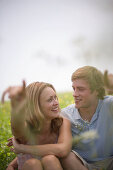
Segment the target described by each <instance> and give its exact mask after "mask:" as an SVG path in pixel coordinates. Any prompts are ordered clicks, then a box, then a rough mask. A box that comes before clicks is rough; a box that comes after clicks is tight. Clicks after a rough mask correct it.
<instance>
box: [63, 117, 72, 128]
mask: <svg viewBox="0 0 113 170" xmlns="http://www.w3.org/2000/svg"><path fill="white" fill-rule="evenodd" d="M62 119H63V123H62V126H64V127H70V126H71V123H70V121H69V119H67V118H65V117H62Z"/></svg>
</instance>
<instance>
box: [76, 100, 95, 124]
mask: <svg viewBox="0 0 113 170" xmlns="http://www.w3.org/2000/svg"><path fill="white" fill-rule="evenodd" d="M97 105H98V100H97V101H96V102H95V103H94V104H93V105H92V106H90V107H87V108H80V109H78V111H79V114H80V116H81V118H82V119H83V120H85V121H88V122H90V121H91V119H92V117H93V115H94V113H95V112H96V108H97Z"/></svg>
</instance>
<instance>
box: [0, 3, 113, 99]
mask: <svg viewBox="0 0 113 170" xmlns="http://www.w3.org/2000/svg"><path fill="white" fill-rule="evenodd" d="M84 65H92V66H96V67H97V68H98V69H100V70H101V71H102V72H103V71H104V70H105V69H108V71H109V72H110V73H113V0H79V1H78V0H0V97H1V94H2V92H3V90H4V89H5V88H6V87H8V86H9V85H20V84H22V80H23V79H25V80H26V82H27V84H29V83H31V82H33V81H45V82H49V83H52V84H53V85H54V86H55V88H56V90H57V92H64V91H71V74H72V73H73V72H74V71H75V70H76V69H77V68H78V67H81V66H84Z"/></svg>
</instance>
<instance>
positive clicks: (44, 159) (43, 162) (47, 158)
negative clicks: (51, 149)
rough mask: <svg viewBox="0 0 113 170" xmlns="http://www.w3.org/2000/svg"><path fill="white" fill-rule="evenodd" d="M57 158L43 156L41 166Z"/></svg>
mask: <svg viewBox="0 0 113 170" xmlns="http://www.w3.org/2000/svg"><path fill="white" fill-rule="evenodd" d="M57 159H58V158H57V157H56V156H54V155H47V156H44V157H43V158H42V164H46V163H48V162H54V161H56V160H57Z"/></svg>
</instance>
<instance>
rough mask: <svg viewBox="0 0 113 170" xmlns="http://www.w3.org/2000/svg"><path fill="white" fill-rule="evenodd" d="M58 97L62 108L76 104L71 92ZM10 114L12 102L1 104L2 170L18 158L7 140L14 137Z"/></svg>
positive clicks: (0, 155)
mask: <svg viewBox="0 0 113 170" xmlns="http://www.w3.org/2000/svg"><path fill="white" fill-rule="evenodd" d="M58 97H59V103H60V107H61V108H64V107H66V106H68V105H69V104H72V103H74V100H73V97H72V93H71V92H65V93H59V94H58ZM10 112H11V108H10V102H5V103H4V104H1V103H0V170H5V169H6V167H7V166H8V164H9V162H11V160H13V159H14V158H15V157H16V154H14V153H13V152H11V151H10V148H9V147H8V146H7V139H8V138H10V137H12V133H11V128H10V127H11V124H10Z"/></svg>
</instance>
